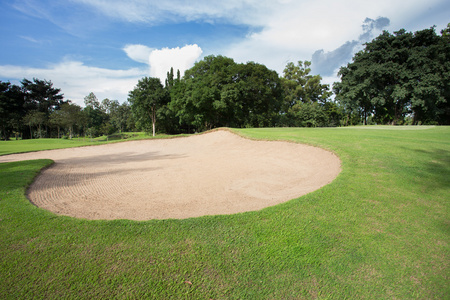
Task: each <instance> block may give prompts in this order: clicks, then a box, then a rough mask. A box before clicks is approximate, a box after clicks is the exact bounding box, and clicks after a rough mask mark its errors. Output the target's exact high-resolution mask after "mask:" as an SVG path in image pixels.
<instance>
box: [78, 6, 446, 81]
mask: <svg viewBox="0 0 450 300" xmlns="http://www.w3.org/2000/svg"><path fill="white" fill-rule="evenodd" d="M77 1H78V2H80V3H83V4H86V5H89V6H91V7H94V8H95V9H97V11H99V12H101V13H103V14H104V15H107V16H109V17H113V18H118V19H122V20H123V19H124V20H127V21H130V22H147V23H151V24H165V23H167V22H174V23H181V22H186V21H200V22H211V23H215V22H218V23H229V24H237V25H246V26H250V27H251V28H253V29H252V30H257V31H256V32H254V33H249V35H248V36H247V37H245V38H243V39H242V40H241V41H238V42H236V43H233V44H230V45H229V46H228V47H226V48H221V49H212V50H213V51H214V52H215V53H214V54H223V55H227V56H230V57H232V58H234V59H235V60H236V61H238V62H246V61H250V60H252V61H256V62H259V63H263V64H265V65H267V66H268V67H269V68H271V69H275V70H277V71H278V72H281V71H282V70H283V68H284V66H285V64H286V62H287V61H297V60H311V57H312V54H313V53H314V52H315V51H317V50H320V49H323V50H324V52H325V53H326V52H330V51H333V50H335V49H338V48H339V47H341V46H342V45H344V44H345V43H347V42H349V41H354V40H358V37H359V36H360V35H361V34H362V33H363V29H362V27H361V25H362V23H363V21H364V20H365V19H366V18H371V19H377V18H378V17H386V18H388V19H390V20H391V21H392V23H391V26H390V27H388V28H387V29H388V30H390V31H395V30H398V29H400V28H401V27H403V26H405V25H402V24H411V23H412V22H413V20H414V21H416V20H418V19H420V18H421V16H423V15H425V14H426V12H427V11H429V10H431V9H433V8H434V9H435V8H437V7H438V6H439V5H441V6H443V5H445V4H443V3H445V1H444V0H429V1H425V2H424V1H422V0H411V1H409V2H408V5H405V2H404V1H403V0H378V1H360V0H341V1H335V0H317V1H309V0H297V1H293V0H277V1H274V0H229V1H214V0H197V1H189V0H172V1H160V0H129V1H127V2H126V4H124V2H123V1H121V0H110V1H104V0H77ZM447 9H448V5H447ZM435 22H438V21H435ZM432 25H433V24H429V26H432ZM406 29H407V30H418V29H422V28H406ZM210 48H211V47H210ZM154 64H155V62H154ZM156 69H158V71H155V69H153V71H152V74H156V73H155V72H157V73H158V74H160V71H159V67H157V68H156ZM161 72H162V71H161ZM164 72H166V70H164Z"/></svg>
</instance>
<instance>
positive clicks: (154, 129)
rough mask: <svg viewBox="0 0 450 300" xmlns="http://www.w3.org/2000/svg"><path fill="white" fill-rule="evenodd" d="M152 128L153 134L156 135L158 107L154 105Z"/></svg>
mask: <svg viewBox="0 0 450 300" xmlns="http://www.w3.org/2000/svg"><path fill="white" fill-rule="evenodd" d="M152 129H153V136H155V131H156V109H155V107H154V106H153V107H152Z"/></svg>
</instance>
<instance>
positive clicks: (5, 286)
mask: <svg viewBox="0 0 450 300" xmlns="http://www.w3.org/2000/svg"><path fill="white" fill-rule="evenodd" d="M396 128H397V127H352V128H330V129H328V128H321V129H295V128H285V129H279V128H274V129H245V130H236V131H237V132H238V133H239V134H242V135H244V136H248V137H251V138H255V139H266V140H273V139H283V140H291V141H296V142H302V143H307V144H311V145H317V146H321V147H323V148H326V149H329V150H331V151H333V152H335V153H336V154H337V155H338V156H339V157H340V158H341V160H342V168H343V170H342V172H341V174H340V175H339V176H338V177H337V178H336V179H335V180H334V181H333V182H332V183H331V184H329V185H327V186H325V187H323V188H321V189H320V190H317V191H315V192H313V193H310V194H308V195H305V196H303V197H301V198H298V199H294V200H292V201H289V202H286V203H284V204H280V205H277V206H274V207H270V208H266V209H263V210H261V211H257V212H249V213H242V214H235V215H224V216H207V217H201V218H192V219H186V220H151V221H146V222H136V221H128V220H116V221H89V220H83V219H75V218H70V217H63V216H57V215H54V214H53V213H50V212H48V211H45V210H43V209H40V208H37V207H35V206H33V205H32V204H30V203H29V202H28V200H27V199H26V197H25V196H24V193H25V189H26V187H27V186H28V185H29V184H30V183H31V182H32V180H33V177H34V176H35V175H36V174H37V173H38V172H39V170H40V169H41V168H42V167H45V166H48V165H49V164H51V161H49V160H37V161H27V162H14V163H2V164H0V219H1V221H0V256H1V257H2V260H1V262H0V277H1V278H2V280H1V282H0V298H2V299H9V298H10V299H18V298H19V299H26V298H45V299H60V298H72V299H74V298H86V299H87V298H136V299H140V298H148V299H449V295H450V288H449V284H448V282H449V275H450V272H449V261H450V260H449V250H450V247H449V242H450V240H449V236H450V222H449V220H450V218H449V206H450V205H449V200H450V196H449V195H450V127H434V128H426V129H423V130H412V129H416V128H417V127H411V128H410V129H405V128H404V127H398V130H397V129H396ZM368 129H370V130H368ZM387 129H388V130H387ZM0 147H2V146H1V144H0Z"/></svg>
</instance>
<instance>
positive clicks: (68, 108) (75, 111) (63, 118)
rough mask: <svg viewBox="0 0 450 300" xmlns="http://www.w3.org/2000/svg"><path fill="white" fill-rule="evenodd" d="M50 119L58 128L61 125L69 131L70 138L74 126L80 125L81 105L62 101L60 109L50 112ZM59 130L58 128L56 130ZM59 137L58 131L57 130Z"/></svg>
mask: <svg viewBox="0 0 450 300" xmlns="http://www.w3.org/2000/svg"><path fill="white" fill-rule="evenodd" d="M50 120H51V122H52V123H53V124H55V125H56V126H58V128H60V127H63V128H65V129H67V130H68V131H69V138H70V139H72V136H73V131H74V126H75V125H82V122H81V107H80V106H78V105H76V104H74V103H70V102H68V103H64V104H63V105H61V109H60V110H57V111H55V112H53V113H52V115H51V116H50ZM58 131H59V130H58ZM58 137H59V132H58Z"/></svg>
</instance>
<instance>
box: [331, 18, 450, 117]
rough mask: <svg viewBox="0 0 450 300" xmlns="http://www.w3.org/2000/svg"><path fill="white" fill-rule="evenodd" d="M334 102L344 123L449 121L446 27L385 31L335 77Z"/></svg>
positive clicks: (448, 39)
mask: <svg viewBox="0 0 450 300" xmlns="http://www.w3.org/2000/svg"><path fill="white" fill-rule="evenodd" d="M338 75H339V76H340V79H341V81H340V82H337V83H335V84H334V85H333V90H334V93H335V95H336V100H337V101H338V102H339V103H340V105H341V107H342V108H343V109H344V111H345V115H346V116H347V118H348V122H349V123H363V124H368V123H369V124H370V123H377V124H393V125H395V124H446V125H448V124H449V123H450V23H449V24H448V26H447V28H446V29H444V30H442V31H441V35H438V34H436V31H435V29H434V27H433V28H430V29H425V30H420V31H417V32H415V33H412V32H406V31H405V30H403V29H402V30H399V31H397V32H394V34H391V33H389V32H387V31H384V32H383V33H382V34H381V35H379V36H378V37H377V38H375V39H374V40H372V41H371V42H369V43H367V44H366V45H365V49H364V50H362V51H360V52H358V53H356V55H355V56H354V57H353V61H352V62H351V63H349V64H348V65H347V66H345V67H342V68H341V69H340V71H339V73H338Z"/></svg>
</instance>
